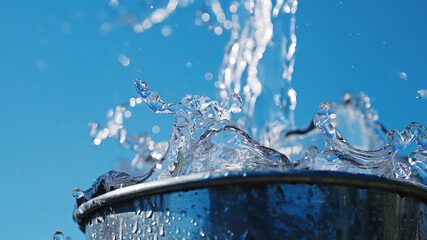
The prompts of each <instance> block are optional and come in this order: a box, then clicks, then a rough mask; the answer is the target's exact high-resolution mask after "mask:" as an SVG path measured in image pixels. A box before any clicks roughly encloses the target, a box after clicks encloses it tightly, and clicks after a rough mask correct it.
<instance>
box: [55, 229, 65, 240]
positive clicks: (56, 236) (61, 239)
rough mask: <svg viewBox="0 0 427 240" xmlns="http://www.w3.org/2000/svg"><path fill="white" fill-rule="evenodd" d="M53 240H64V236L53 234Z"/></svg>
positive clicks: (59, 233)
mask: <svg viewBox="0 0 427 240" xmlns="http://www.w3.org/2000/svg"><path fill="white" fill-rule="evenodd" d="M53 240H64V234H63V233H62V232H60V231H56V232H54V233H53Z"/></svg>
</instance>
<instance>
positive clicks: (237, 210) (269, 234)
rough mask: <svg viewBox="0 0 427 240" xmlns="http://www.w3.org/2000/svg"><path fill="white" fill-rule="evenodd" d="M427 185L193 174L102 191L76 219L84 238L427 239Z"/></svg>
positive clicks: (314, 176) (322, 175)
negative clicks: (111, 190)
mask: <svg viewBox="0 0 427 240" xmlns="http://www.w3.org/2000/svg"><path fill="white" fill-rule="evenodd" d="M225 175H227V176H225ZM426 190H427V188H426V187H425V186H423V185H420V184H413V183H408V182H404V181H397V180H390V179H386V178H381V177H375V176H370V175H362V174H350V173H339V172H335V173H331V172H329V171H291V172H288V173H286V172H252V173H229V174H224V173H222V174H214V175H203V174H195V175H192V176H185V177H178V178H172V179H167V180H160V181H157V182H151V183H142V184H137V185H133V186H129V187H126V188H122V189H119V190H116V191H113V192H110V193H108V194H104V195H101V196H99V197H98V198H94V199H92V200H90V201H88V202H86V203H83V204H82V205H80V207H79V208H77V209H76V211H75V215H74V217H75V219H76V221H77V222H79V224H80V227H81V228H82V230H85V231H86V236H87V239H106V238H113V239H183V238H185V239H204V238H208V239H274V238H277V237H282V238H286V239H425V238H426V237H427V232H426V230H427V228H426V224H427V222H426V220H427V219H426V218H427V212H426V210H427V208H426V204H425V202H426V200H427V191H426Z"/></svg>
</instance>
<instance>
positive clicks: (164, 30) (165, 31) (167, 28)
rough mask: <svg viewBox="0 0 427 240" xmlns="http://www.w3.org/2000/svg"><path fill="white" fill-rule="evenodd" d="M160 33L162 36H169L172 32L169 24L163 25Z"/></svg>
mask: <svg viewBox="0 0 427 240" xmlns="http://www.w3.org/2000/svg"><path fill="white" fill-rule="evenodd" d="M161 33H162V35H163V37H169V36H170V35H171V34H172V28H171V26H169V25H167V26H164V27H163V28H162V30H161Z"/></svg>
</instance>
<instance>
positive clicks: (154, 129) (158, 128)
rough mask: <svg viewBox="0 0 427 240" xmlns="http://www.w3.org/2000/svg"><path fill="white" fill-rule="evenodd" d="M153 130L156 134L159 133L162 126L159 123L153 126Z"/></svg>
mask: <svg viewBox="0 0 427 240" xmlns="http://www.w3.org/2000/svg"><path fill="white" fill-rule="evenodd" d="M151 131H153V133H154V134H157V133H159V132H160V127H159V126H157V125H154V126H153V128H151Z"/></svg>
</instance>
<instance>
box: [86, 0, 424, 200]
mask: <svg viewBox="0 0 427 240" xmlns="http://www.w3.org/2000/svg"><path fill="white" fill-rule="evenodd" d="M114 4H116V1H111V2H110V5H112V6H113V7H114ZM189 4H194V3H192V2H191V1H177V0H170V1H168V2H167V4H165V5H164V6H161V4H158V5H159V6H157V5H156V6H154V5H153V6H154V9H153V11H152V14H151V15H150V16H148V17H147V18H145V19H138V18H132V19H127V20H128V21H127V22H126V23H127V24H130V25H131V26H132V27H133V30H134V31H135V32H143V31H144V30H146V29H148V28H151V26H152V25H153V24H156V23H159V22H162V21H164V20H165V19H166V18H167V17H168V16H169V15H170V14H171V13H172V12H173V11H175V10H176V9H177V7H186V6H187V5H189ZM204 4H205V7H206V9H209V11H207V12H205V13H200V14H198V15H197V17H196V19H195V23H196V24H202V22H206V21H208V20H210V19H211V22H213V23H211V25H210V28H209V29H210V30H211V31H212V32H213V33H215V34H217V35H220V34H222V33H223V31H231V38H230V40H229V42H228V44H227V46H226V47H225V54H224V58H223V63H222V65H221V66H220V76H219V81H218V82H217V83H216V84H215V86H216V87H217V88H218V100H210V99H209V98H208V97H206V96H201V95H187V96H184V98H183V99H182V100H181V102H179V103H175V104H171V103H166V102H164V101H163V100H162V99H161V98H160V96H159V95H158V94H157V92H155V91H153V90H150V89H149V87H148V85H147V83H146V82H144V81H143V80H141V79H136V80H134V82H133V83H134V85H135V88H136V90H137V92H138V94H139V95H140V96H139V97H138V98H131V99H130V100H129V102H128V103H126V104H121V105H119V106H116V107H115V108H114V109H112V110H110V111H109V113H108V115H107V117H108V121H107V123H106V125H105V127H101V126H100V125H99V124H98V123H90V124H89V127H90V136H91V137H92V139H93V143H94V144H95V145H99V144H101V143H102V141H103V140H105V139H106V138H116V139H117V140H118V142H119V143H120V144H121V145H122V146H123V147H126V148H128V149H130V150H131V151H133V152H134V153H135V157H134V159H132V160H131V166H132V168H131V169H128V170H127V172H122V171H110V172H108V173H106V174H104V175H103V176H101V177H99V178H98V179H97V181H96V182H95V184H94V186H93V187H92V188H91V189H89V190H88V191H86V192H85V193H84V194H83V193H82V194H83V195H84V196H85V197H86V196H88V197H94V196H96V195H98V194H102V193H103V192H106V191H111V190H114V189H117V188H121V187H124V186H128V185H132V184H135V183H140V182H146V181H154V180H158V179H163V178H170V177H174V176H180V175H188V174H192V173H199V172H208V173H212V172H217V171H242V170H244V171H248V170H258V169H278V170H280V169H286V170H289V169H317V170H331V171H344V172H356V173H365V174H375V175H378V176H385V177H390V178H399V179H407V180H410V181H416V182H421V183H423V184H427V173H426V169H427V165H426V164H427V159H426V158H427V132H426V128H424V127H423V126H421V125H420V124H417V123H411V124H409V125H408V126H407V127H406V128H405V129H403V131H401V132H399V131H396V130H390V131H387V130H386V129H385V128H384V127H383V126H382V124H381V123H380V122H378V114H377V112H376V111H375V109H374V108H373V107H372V106H371V103H370V98H369V97H368V96H366V95H365V94H363V93H361V94H359V95H357V96H354V95H353V94H352V93H344V95H343V97H342V100H341V102H339V103H329V102H322V103H320V106H319V109H318V112H317V114H316V115H315V117H314V119H313V123H312V125H311V126H310V127H309V128H308V129H303V130H301V129H297V128H296V126H295V123H294V120H293V110H294V109H295V108H296V92H295V90H293V88H292V86H291V80H292V72H293V66H294V63H295V58H294V52H295V48H296V43H297V37H296V35H295V31H294V29H295V12H296V11H297V6H298V2H297V1H296V0H282V1H274V2H273V1H269V0H256V1H253V0H245V1H234V2H231V3H230V4H229V5H228V6H226V8H224V6H221V4H220V2H219V1H217V0H210V1H205V2H204ZM212 19H213V20H212ZM162 32H163V31H162ZM148 81H149V80H148ZM417 97H418V98H425V95H424V90H420V91H418V94H417ZM143 101H144V102H145V104H146V105H147V106H148V107H149V108H150V109H151V110H152V111H153V112H155V113H160V114H172V115H173V116H174V118H175V122H174V126H173V129H172V132H171V136H170V138H169V141H168V142H154V141H153V140H152V139H151V137H150V136H149V135H148V134H142V135H135V134H131V133H129V132H127V130H126V127H125V125H124V120H125V119H126V118H129V117H130V116H131V109H132V108H133V107H134V106H136V105H138V104H141V103H142V102H143ZM409 144H414V145H416V150H415V151H413V152H412V153H410V154H409V155H408V156H402V155H400V153H401V152H402V150H404V149H406V148H407V146H408V145H409ZM101 183H102V184H103V188H102V189H103V190H102V191H99V187H100V184H101ZM79 195H81V194H79Z"/></svg>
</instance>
